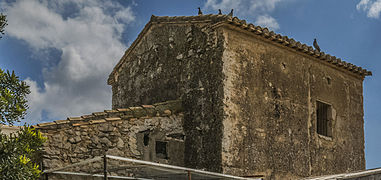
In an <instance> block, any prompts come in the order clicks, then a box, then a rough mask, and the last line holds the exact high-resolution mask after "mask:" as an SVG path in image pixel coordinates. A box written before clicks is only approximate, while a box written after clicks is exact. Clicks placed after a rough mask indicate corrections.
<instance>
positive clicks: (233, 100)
mask: <svg viewBox="0 0 381 180" xmlns="http://www.w3.org/2000/svg"><path fill="white" fill-rule="evenodd" d="M222 29H223V30H221V31H223V32H224V37H225V43H226V44H225V47H226V50H225V51H224V54H223V57H222V60H223V65H224V67H223V71H224V75H225V79H224V95H225V96H224V105H225V106H224V112H225V113H226V118H225V119H224V121H223V124H224V135H223V140H222V166H223V170H224V173H227V174H234V175H246V176H255V175H264V176H265V177H267V178H269V179H295V178H297V177H306V176H310V175H322V174H334V173H342V172H349V171H354V170H362V169H364V168H365V160H364V135H363V123H364V122H363V102H362V78H361V77H360V76H358V77H356V76H354V75H353V74H352V73H350V72H344V71H342V70H340V69H337V68H335V67H333V66H332V65H330V64H328V63H325V62H318V61H317V60H316V59H315V58H313V57H311V56H307V55H305V53H300V52H297V51H296V50H293V49H291V48H285V47H284V46H282V45H278V44H276V43H274V42H272V41H269V40H267V39H265V38H262V37H260V36H256V35H254V34H252V33H247V32H246V31H243V30H242V29H241V28H234V27H232V26H225V27H224V28H222ZM317 100H319V101H322V102H326V103H329V104H330V105H331V106H332V119H333V122H332V126H333V128H332V131H333V132H332V138H330V137H324V136H322V135H318V134H317V131H316V126H317V125H316V101H317Z"/></svg>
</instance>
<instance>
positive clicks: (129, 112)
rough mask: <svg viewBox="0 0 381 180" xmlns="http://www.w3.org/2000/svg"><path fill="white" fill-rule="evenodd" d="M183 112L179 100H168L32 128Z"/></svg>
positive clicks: (46, 123) (96, 113)
mask: <svg viewBox="0 0 381 180" xmlns="http://www.w3.org/2000/svg"><path fill="white" fill-rule="evenodd" d="M182 111H183V108H182V101H181V100H170V101H165V102H161V103H155V104H152V105H141V106H134V107H128V108H119V109H111V110H104V111H103V112H94V113H92V114H89V115H82V116H78V117H68V118H67V119H66V120H56V121H53V122H45V123H40V124H37V125H33V126H32V127H34V128H36V129H51V130H54V129H62V128H68V127H76V126H83V125H90V124H99V123H105V122H111V121H121V120H129V119H132V118H149V117H165V116H170V115H173V114H177V113H180V112H182Z"/></svg>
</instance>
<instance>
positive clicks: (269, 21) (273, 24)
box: [255, 15, 279, 30]
mask: <svg viewBox="0 0 381 180" xmlns="http://www.w3.org/2000/svg"><path fill="white" fill-rule="evenodd" d="M255 24H257V25H259V26H263V27H268V28H269V29H272V30H277V29H279V24H278V22H277V21H276V20H275V19H274V18H273V17H271V16H267V15H264V16H259V17H258V18H257V19H256V20H255Z"/></svg>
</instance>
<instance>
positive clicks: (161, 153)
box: [155, 141, 168, 159]
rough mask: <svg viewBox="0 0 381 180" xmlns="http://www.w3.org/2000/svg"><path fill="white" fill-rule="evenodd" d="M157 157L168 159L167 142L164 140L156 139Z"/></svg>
mask: <svg viewBox="0 0 381 180" xmlns="http://www.w3.org/2000/svg"><path fill="white" fill-rule="evenodd" d="M155 150H156V157H157V158H161V159H168V154H167V142H164V141H156V146H155Z"/></svg>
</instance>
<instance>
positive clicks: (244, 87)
mask: <svg viewBox="0 0 381 180" xmlns="http://www.w3.org/2000/svg"><path fill="white" fill-rule="evenodd" d="M369 75H371V72H370V71H367V70H365V69H362V68H361V67H358V66H355V65H353V64H351V63H347V62H345V61H342V60H341V59H340V58H336V57H335V56H331V55H328V54H325V53H324V52H318V51H317V50H314V49H313V48H312V47H311V46H308V45H306V44H302V43H300V42H297V41H295V40H294V39H292V38H288V37H287V36H282V35H280V34H276V33H274V32H272V31H269V30H268V29H267V28H262V27H259V26H255V25H253V24H247V23H246V21H244V20H240V19H238V18H237V17H230V16H226V15H199V16H182V17H157V16H152V18H151V20H150V21H149V22H148V23H147V25H146V26H145V28H144V29H143V30H142V32H141V33H140V35H139V36H138V38H137V39H136V40H135V41H134V43H133V44H132V45H131V46H130V48H129V49H128V50H127V51H126V53H125V55H124V56H123V57H122V58H121V60H120V62H119V63H118V64H117V65H116V66H115V68H114V69H113V71H112V72H111V74H110V76H109V79H108V84H109V85H111V86H112V91H113V95H112V109H113V110H106V111H105V112H100V113H93V114H92V115H85V116H81V117H76V118H68V119H67V120H60V121H55V122H52V123H44V124H39V125H37V126H36V127H37V128H38V129H40V130H41V131H42V132H44V134H45V135H47V136H48V139H49V140H48V142H47V144H46V146H45V156H44V166H45V168H47V169H50V168H54V167H59V166H63V165H68V164H70V163H75V162H79V161H81V160H84V159H88V158H92V157H94V156H99V155H101V154H102V153H103V151H104V150H107V153H109V154H114V155H119V156H124V157H132V158H137V159H144V160H149V161H156V162H161V163H169V164H173V165H180V166H186V167H190V168H196V169H205V170H208V171H214V172H222V173H226V174H232V175H237V176H245V177H264V178H265V179H298V178H303V177H310V176H320V175H327V174H337V173H346V172H352V171H357V170H364V169H365V158H364V127H363V124H364V119H363V116H364V114H363V96H362V93H363V85H362V82H363V80H364V78H365V77H366V76H369ZM163 102H164V103H163ZM143 104H153V105H143ZM126 107H130V108H126ZM156 147H162V148H163V149H165V150H160V151H158V148H156ZM164 147H165V148H164ZM162 148H160V149H162Z"/></svg>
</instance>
